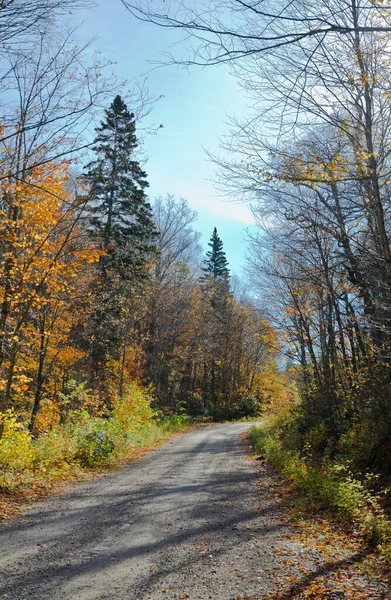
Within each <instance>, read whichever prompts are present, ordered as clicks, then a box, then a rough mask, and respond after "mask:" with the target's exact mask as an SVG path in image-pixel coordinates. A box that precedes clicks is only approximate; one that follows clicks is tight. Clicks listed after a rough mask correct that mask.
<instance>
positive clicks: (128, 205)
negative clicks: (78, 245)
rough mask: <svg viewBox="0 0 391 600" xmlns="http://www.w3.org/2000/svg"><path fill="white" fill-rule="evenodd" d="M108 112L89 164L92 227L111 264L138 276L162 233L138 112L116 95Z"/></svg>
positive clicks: (88, 176)
mask: <svg viewBox="0 0 391 600" xmlns="http://www.w3.org/2000/svg"><path fill="white" fill-rule="evenodd" d="M105 115H106V118H105V120H104V121H103V122H102V123H101V125H100V127H97V128H96V130H95V131H96V134H97V135H96V138H95V146H94V152H95V154H96V158H95V160H94V161H92V162H91V163H90V164H89V165H88V166H87V174H86V180H87V183H88V184H89V187H90V198H91V202H90V229H91V232H92V234H93V235H94V236H97V237H98V238H99V239H100V240H101V242H102V244H103V246H104V248H105V249H106V251H107V252H108V255H109V257H110V258H111V261H110V262H111V264H114V263H117V265H118V266H119V265H121V266H122V267H124V268H125V269H126V270H127V276H128V277H129V276H130V277H131V278H132V279H137V278H139V277H143V276H145V275H146V273H147V269H146V266H147V264H148V263H149V262H150V255H151V252H154V251H155V243H154V238H155V236H156V234H157V232H156V229H155V226H154V224H153V221H152V210H151V206H150V205H149V203H148V202H147V198H146V194H145V190H146V188H147V187H148V182H147V180H146V177H147V175H146V173H145V172H144V171H143V169H142V168H141V166H140V163H139V162H138V161H137V160H135V158H134V152H135V150H136V149H137V147H138V145H139V144H138V141H137V137H136V133H135V131H136V124H135V117H134V114H133V113H130V112H129V111H128V108H127V106H126V104H125V103H124V101H123V100H122V98H121V97H120V96H116V98H115V99H114V101H113V102H112V104H111V106H110V107H109V109H107V110H105Z"/></svg>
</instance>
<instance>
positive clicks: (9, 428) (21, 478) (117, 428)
mask: <svg viewBox="0 0 391 600" xmlns="http://www.w3.org/2000/svg"><path fill="white" fill-rule="evenodd" d="M0 421H1V423H2V429H3V432H2V436H1V439H0V519H2V518H6V517H8V516H12V515H13V514H17V513H18V511H19V507H20V505H22V504H24V503H26V502H29V501H31V500H34V499H36V498H39V497H42V496H47V495H48V494H50V493H53V492H56V491H58V490H59V489H60V488H61V486H62V485H63V484H64V483H66V482H76V481H80V480H83V479H88V478H90V477H93V476H94V475H96V474H98V473H100V472H102V471H105V470H107V469H110V468H113V467H116V466H119V465H121V464H124V463H126V462H129V461H131V460H135V459H137V458H139V457H140V456H143V455H144V454H146V453H147V452H148V451H149V450H151V449H152V448H154V447H156V446H157V445H159V444H160V443H162V442H163V441H164V440H166V439H167V438H168V437H169V436H171V435H172V434H173V433H175V432H179V431H183V430H185V429H186V428H188V427H189V426H191V425H194V424H195V421H194V420H193V419H191V418H190V417H188V416H187V415H170V416H162V415H157V414H156V413H153V411H152V410H151V409H150V407H149V403H148V400H147V399H146V398H145V397H143V396H142V393H141V392H140V391H139V390H133V393H132V397H131V401H130V400H129V399H128V400H127V401H124V402H117V403H116V404H115V407H114V410H113V411H112V413H111V414H110V416H109V417H108V418H103V417H93V416H91V415H90V414H88V413H87V412H86V411H74V412H73V413H71V414H70V415H69V419H68V422H67V423H66V425H59V424H58V425H56V426H55V427H53V428H51V429H50V431H47V432H44V433H41V434H40V435H39V436H38V437H33V436H32V435H31V434H30V432H29V430H28V427H27V423H23V422H20V421H18V420H17V418H16V416H15V415H14V414H13V413H12V412H8V413H3V414H1V415H0Z"/></svg>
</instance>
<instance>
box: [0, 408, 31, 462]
mask: <svg viewBox="0 0 391 600" xmlns="http://www.w3.org/2000/svg"><path fill="white" fill-rule="evenodd" d="M0 423H2V425H3V427H4V429H3V434H2V436H1V438H0V471H1V470H8V471H19V470H23V469H27V468H28V467H29V466H30V465H31V464H32V462H33V460H34V448H33V444H32V441H31V435H30V433H29V431H28V430H27V427H26V426H25V424H23V423H19V422H18V421H17V418H16V415H15V414H14V413H13V412H12V411H11V410H10V411H7V412H5V413H0Z"/></svg>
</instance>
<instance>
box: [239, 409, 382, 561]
mask: <svg viewBox="0 0 391 600" xmlns="http://www.w3.org/2000/svg"><path fill="white" fill-rule="evenodd" d="M249 437H250V440H251V445H252V450H253V452H254V453H255V454H259V455H261V456H262V457H264V458H265V459H267V460H268V461H269V462H270V463H271V465H272V466H273V467H274V468H276V469H277V470H278V471H279V472H280V473H281V474H282V475H283V476H285V477H286V478H287V479H288V480H289V481H290V482H291V484H292V485H293V488H294V490H295V492H296V494H297V495H298V499H299V500H301V501H302V502H308V503H309V504H310V505H311V506H312V507H313V508H315V509H317V510H326V509H327V510H331V511H332V512H333V513H334V514H336V515H337V516H338V517H339V518H340V519H341V520H343V521H344V522H345V523H349V524H350V525H351V526H352V528H354V530H355V531H359V532H360V534H361V535H362V536H363V537H364V538H365V539H366V540H367V541H368V542H369V543H372V544H375V545H376V546H377V547H378V549H379V551H380V552H381V553H382V555H383V556H384V558H385V560H386V561H387V563H388V564H389V565H391V522H390V520H389V519H388V518H387V515H386V514H385V512H384V510H383V509H382V507H381V502H380V497H379V496H378V495H374V494H373V493H370V492H369V490H368V489H367V488H366V486H365V485H364V484H363V483H362V482H361V481H360V480H358V479H357V478H356V477H355V476H354V475H353V474H352V473H351V472H350V471H349V468H348V466H347V465H346V464H336V463H327V462H326V461H324V462H323V464H321V465H318V464H316V463H315V462H314V461H313V460H312V457H311V455H310V454H308V455H307V456H306V455H305V454H303V453H301V454H299V452H297V451H294V450H287V449H286V448H284V445H283V442H282V440H281V431H280V429H279V427H278V425H276V424H273V422H268V421H267V420H266V421H265V422H264V424H262V425H261V426H257V427H252V428H251V429H250V431H249Z"/></svg>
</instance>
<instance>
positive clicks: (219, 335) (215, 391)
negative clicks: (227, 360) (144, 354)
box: [200, 227, 232, 419]
mask: <svg viewBox="0 0 391 600" xmlns="http://www.w3.org/2000/svg"><path fill="white" fill-rule="evenodd" d="M208 246H209V247H210V250H208V252H207V253H206V259H205V260H204V261H203V265H204V266H203V267H202V270H203V275H202V276H201V280H200V283H201V289H202V291H203V296H204V300H205V301H206V302H207V305H208V311H207V314H208V328H209V333H208V338H207V339H206V340H205V341H206V344H205V347H206V348H207V349H208V352H207V354H206V356H205V364H204V387H203V402H204V406H205V407H207V410H208V412H209V414H210V415H211V416H212V417H213V419H216V418H217V415H218V410H219V407H218V404H219V390H222V389H223V384H222V377H223V368H222V367H223V364H224V354H225V348H226V341H227V339H228V338H229V330H230V323H231V316H232V306H231V304H232V303H231V297H230V285H229V279H230V274H229V269H228V261H227V257H226V255H225V252H224V250H223V242H222V240H221V239H220V237H219V235H218V233H217V229H216V227H215V228H214V229H213V233H212V235H211V238H210V241H209V243H208Z"/></svg>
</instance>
